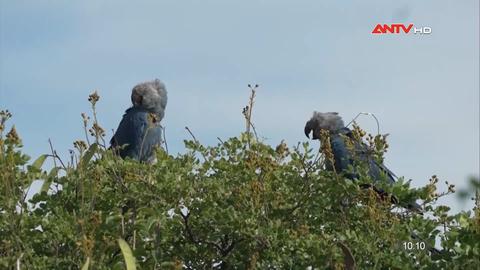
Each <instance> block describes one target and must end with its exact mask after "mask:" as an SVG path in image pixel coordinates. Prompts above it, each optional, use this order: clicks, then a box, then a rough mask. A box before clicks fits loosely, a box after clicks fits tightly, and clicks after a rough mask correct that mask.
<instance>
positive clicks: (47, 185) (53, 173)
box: [40, 167, 60, 192]
mask: <svg viewBox="0 0 480 270" xmlns="http://www.w3.org/2000/svg"><path fill="white" fill-rule="evenodd" d="M59 170H60V167H54V168H53V169H52V170H51V171H50V173H49V174H48V177H47V178H46V179H45V180H44V181H43V184H42V188H41V189H40V192H43V191H45V192H47V191H48V189H49V188H50V185H51V184H52V179H53V178H54V177H56V176H57V174H58V171H59Z"/></svg>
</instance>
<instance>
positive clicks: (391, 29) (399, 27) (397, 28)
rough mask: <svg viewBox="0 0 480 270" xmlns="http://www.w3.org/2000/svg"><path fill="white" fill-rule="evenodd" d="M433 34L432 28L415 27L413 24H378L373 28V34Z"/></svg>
mask: <svg viewBox="0 0 480 270" xmlns="http://www.w3.org/2000/svg"><path fill="white" fill-rule="evenodd" d="M431 33H432V28H431V27H428V26H423V27H415V26H414V25H413V23H411V24H403V23H392V24H377V25H376V26H375V28H373V31H372V34H377V35H385V34H397V35H398V34H415V35H418V34H419V35H429V34H431Z"/></svg>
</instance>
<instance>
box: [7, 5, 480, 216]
mask: <svg viewBox="0 0 480 270" xmlns="http://www.w3.org/2000/svg"><path fill="white" fill-rule="evenodd" d="M227 2H228V3H227ZM478 5H479V4H478V1H473V0H472V1H440V0H430V1H356V2H353V1H352V3H347V1H237V2H233V1H135V2H134V1H7V0H1V1H0V108H2V109H4V108H6V109H9V110H10V111H11V112H12V113H13V114H14V117H13V120H12V123H14V124H15V125H16V127H17V129H18V131H19V133H20V134H21V136H22V138H23V141H24V145H25V152H26V153H28V154H29V155H31V156H33V157H35V156H38V155H40V154H42V153H47V152H49V146H48V138H51V139H52V141H53V143H54V145H55V148H56V149H57V151H58V152H59V154H61V155H62V156H64V157H66V156H67V155H68V149H71V148H73V146H72V142H73V141H74V140H77V139H82V138H83V136H82V134H83V129H82V121H81V117H80V113H82V112H88V113H89V112H90V111H89V104H88V102H87V96H88V94H89V93H91V92H92V91H93V90H98V92H99V94H100V95H101V100H100V102H99V103H98V110H99V118H100V122H101V124H102V125H103V127H104V128H105V129H106V130H107V131H108V133H109V136H110V134H111V132H112V131H111V130H112V129H115V128H116V127H117V125H118V123H119V121H120V118H121V116H122V114H123V111H124V110H125V109H126V108H128V106H129V105H130V91H131V88H132V87H133V86H134V85H135V84H136V83H138V82H141V81H145V80H150V79H153V78H160V79H161V80H162V81H164V82H165V84H166V85H167V89H168V91H169V103H168V105H167V112H166V116H165V119H164V125H165V126H166V130H167V139H168V144H169V148H170V152H174V153H175V152H183V150H184V146H183V139H186V138H189V136H188V134H187V133H186V131H185V129H184V127H185V126H189V127H190V129H191V130H192V131H193V132H194V133H195V136H196V137H197V138H198V139H199V140H200V141H201V142H203V143H206V144H215V143H216V142H217V139H216V138H217V136H218V137H220V138H228V137H231V136H236V135H238V134H239V133H240V132H241V131H242V129H243V128H244V122H243V116H242V114H241V109H242V107H243V106H245V104H246V102H247V99H248V94H249V92H248V88H247V84H248V83H258V84H260V89H259V91H258V96H257V102H256V107H255V108H254V122H255V124H256V127H257V129H258V131H259V133H260V134H261V135H262V136H263V137H265V138H266V139H267V142H268V143H270V144H272V145H275V144H278V142H280V140H282V139H285V140H286V141H287V142H288V144H290V145H295V144H296V143H297V142H298V141H305V140H306V138H305V136H304V134H303V126H304V124H305V122H306V121H307V120H308V118H309V117H310V116H311V114H312V112H313V110H318V111H337V112H339V113H340V114H341V116H343V117H344V119H345V120H346V122H348V121H349V120H350V119H352V118H353V117H354V116H355V115H356V114H357V113H358V112H363V111H367V112H372V113H375V115H376V116H377V117H378V118H379V120H380V123H381V132H383V133H389V134H390V136H389V143H390V151H389V153H388V154H387V156H386V163H387V165H388V166H389V167H390V168H391V169H392V170H393V171H394V172H396V173H397V174H398V175H404V176H405V177H406V178H411V179H413V185H415V186H421V185H424V184H426V183H427V182H428V178H429V177H430V176H431V175H432V174H436V175H438V176H439V177H440V179H441V180H448V181H450V182H452V183H455V184H457V186H459V187H462V186H464V185H465V183H466V179H467V177H468V176H469V175H479V165H478V164H479V81H478V74H479V64H478V60H479V52H478V48H479V43H478V40H479V36H478V35H479V27H478V25H479V23H478V20H479V18H478V10H479V6H478ZM377 23H414V24H415V25H416V26H429V27H431V28H432V30H433V33H432V34H431V35H428V36H426V35H425V36H419V35H391V36H385V35H380V36H376V35H372V34H371V31H372V29H373V27H374V26H375V25H376V24H377ZM359 123H360V124H361V125H362V127H364V128H365V129H367V131H371V132H375V131H376V128H375V122H374V121H373V120H372V119H371V118H368V117H362V118H361V119H360V120H359ZM314 144H315V145H317V144H318V143H314ZM445 203H448V204H449V205H451V206H453V208H454V209H455V210H459V209H463V208H471V204H459V203H458V202H457V201H456V200H455V199H454V198H453V197H452V198H449V199H447V200H446V201H445Z"/></svg>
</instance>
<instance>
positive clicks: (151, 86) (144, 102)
mask: <svg viewBox="0 0 480 270" xmlns="http://www.w3.org/2000/svg"><path fill="white" fill-rule="evenodd" d="M132 103H133V107H136V108H142V109H145V110H147V111H150V112H152V113H155V114H157V115H158V116H159V117H160V120H161V119H162V118H163V116H164V114H165V107H167V89H166V88H165V85H164V84H163V83H162V82H161V81H160V80H159V79H155V80H153V81H148V82H143V83H139V84H137V85H136V86H135V87H133V89H132Z"/></svg>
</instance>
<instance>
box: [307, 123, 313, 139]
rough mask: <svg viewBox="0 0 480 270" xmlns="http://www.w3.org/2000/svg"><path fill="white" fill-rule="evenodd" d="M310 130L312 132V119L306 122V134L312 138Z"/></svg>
mask: <svg viewBox="0 0 480 270" xmlns="http://www.w3.org/2000/svg"><path fill="white" fill-rule="evenodd" d="M310 132H312V127H311V123H310V121H308V122H307V124H305V136H307V138H309V139H310Z"/></svg>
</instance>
